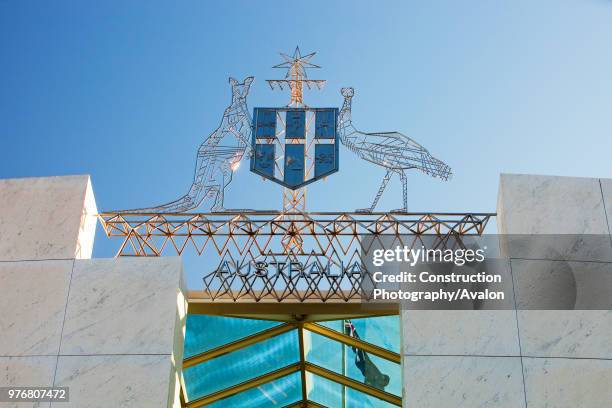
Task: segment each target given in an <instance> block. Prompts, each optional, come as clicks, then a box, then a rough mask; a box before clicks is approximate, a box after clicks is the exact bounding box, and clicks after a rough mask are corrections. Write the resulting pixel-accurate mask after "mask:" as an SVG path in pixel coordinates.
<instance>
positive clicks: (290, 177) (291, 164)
mask: <svg viewBox="0 0 612 408" xmlns="http://www.w3.org/2000/svg"><path fill="white" fill-rule="evenodd" d="M304 165H305V163H304V145H303V144H287V145H285V180H284V181H285V183H287V184H288V185H289V186H290V187H292V186H298V185H300V184H301V183H303V182H304Z"/></svg>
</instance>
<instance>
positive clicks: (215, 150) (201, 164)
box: [118, 76, 254, 213]
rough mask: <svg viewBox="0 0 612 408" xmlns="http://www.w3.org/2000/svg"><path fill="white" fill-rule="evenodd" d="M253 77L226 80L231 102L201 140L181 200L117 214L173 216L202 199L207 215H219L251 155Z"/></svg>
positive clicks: (193, 207) (187, 209)
mask: <svg viewBox="0 0 612 408" xmlns="http://www.w3.org/2000/svg"><path fill="white" fill-rule="evenodd" d="M253 79H254V77H252V76H251V77H247V78H245V79H244V81H243V82H238V81H237V80H235V79H234V78H230V79H229V83H230V85H231V88H232V102H231V104H230V105H229V106H228V107H227V108H226V109H225V112H224V113H223V118H222V119H221V124H220V125H219V127H218V128H217V129H216V130H215V131H214V132H212V133H211V134H210V136H208V138H206V139H205V140H204V142H203V143H202V144H201V145H200V148H199V149H198V153H197V156H196V166H195V173H194V176H193V183H192V184H191V187H190V188H189V191H188V192H187V194H185V195H184V196H182V197H181V198H179V199H177V200H174V201H171V202H169V203H166V204H162V205H159V206H157V207H150V208H139V209H134V210H121V211H118V212H121V213H143V212H154V213H176V212H185V211H189V210H192V209H195V208H197V207H199V206H200V204H202V202H203V201H204V199H205V198H210V199H211V201H212V206H211V211H213V212H223V211H226V209H225V207H224V203H223V201H224V196H225V189H226V188H227V186H228V185H229V184H230V183H231V182H232V176H233V174H234V171H236V169H237V168H238V166H239V165H240V161H241V160H242V158H243V157H244V155H245V152H247V150H248V154H249V155H250V154H251V117H250V115H249V111H248V108H247V103H246V98H247V95H248V94H249V88H250V86H251V83H252V82H253Z"/></svg>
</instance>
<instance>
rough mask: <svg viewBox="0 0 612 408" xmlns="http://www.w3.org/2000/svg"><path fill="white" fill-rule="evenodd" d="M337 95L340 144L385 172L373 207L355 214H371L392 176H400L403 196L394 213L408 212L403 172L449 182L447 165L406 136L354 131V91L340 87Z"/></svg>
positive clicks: (406, 188)
mask: <svg viewBox="0 0 612 408" xmlns="http://www.w3.org/2000/svg"><path fill="white" fill-rule="evenodd" d="M340 93H341V94H342V96H344V104H343V106H342V110H341V111H340V117H339V120H338V135H339V137H340V141H341V142H342V144H344V145H345V146H346V147H347V148H348V149H349V150H351V151H352V152H354V153H356V154H357V155H358V156H359V157H360V158H362V159H363V160H367V161H369V162H371V163H374V164H377V165H379V166H381V167H384V168H385V169H386V170H387V172H386V173H385V176H384V177H383V180H382V184H381V185H380V188H379V189H378V193H377V194H376V197H374V202H373V203H372V205H371V206H370V207H369V208H365V209H360V210H357V212H365V213H371V212H373V211H374V209H375V208H376V204H378V200H379V199H380V197H381V196H382V194H383V192H384V190H385V187H386V186H387V183H388V182H389V179H391V176H392V175H393V174H397V175H399V177H400V180H401V182H402V195H403V207H402V208H400V209H397V210H393V211H394V212H407V211H408V186H407V181H406V173H405V172H406V170H410V169H417V170H420V171H422V172H423V173H425V174H428V175H430V176H432V177H439V178H441V179H442V180H448V179H449V178H450V177H451V176H452V170H451V168H450V167H449V166H448V165H447V164H445V163H444V162H442V161H441V160H438V159H436V158H435V157H433V156H432V155H431V154H429V152H428V151H427V149H425V148H424V147H423V146H421V145H420V144H418V143H417V142H415V141H414V140H412V139H411V138H409V137H408V136H406V135H403V134H401V133H399V132H375V133H364V132H360V131H359V130H357V129H355V127H354V126H353V122H352V120H351V101H352V98H353V95H354V94H355V91H354V90H353V88H342V90H341V91H340Z"/></svg>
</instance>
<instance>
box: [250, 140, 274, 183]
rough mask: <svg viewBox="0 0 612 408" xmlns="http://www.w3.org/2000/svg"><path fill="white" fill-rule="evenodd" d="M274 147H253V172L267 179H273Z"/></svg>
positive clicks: (265, 145) (270, 145)
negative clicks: (267, 177)
mask: <svg viewBox="0 0 612 408" xmlns="http://www.w3.org/2000/svg"><path fill="white" fill-rule="evenodd" d="M274 147H275V146H274V145H273V144H259V143H258V144H256V145H255V157H254V160H255V162H254V163H255V164H254V166H253V168H254V170H255V171H257V172H258V173H261V174H264V175H266V176H269V177H274V158H275V154H276V153H275V148H274Z"/></svg>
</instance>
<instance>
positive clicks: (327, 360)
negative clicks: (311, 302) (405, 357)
mask: <svg viewBox="0 0 612 408" xmlns="http://www.w3.org/2000/svg"><path fill="white" fill-rule="evenodd" d="M399 350H400V329H399V317H398V316H381V317H369V318H362V319H353V320H334V321H326V322H312V321H308V322H300V321H294V322H276V321H267V320H257V319H250V318H249V319H246V318H236V317H223V316H208V315H188V317H187V333H186V337H185V353H184V354H185V360H184V363H183V382H184V390H185V393H186V398H185V399H186V403H185V406H187V407H191V408H193V407H200V406H206V407H245V408H258V407H280V408H284V407H293V406H295V407H298V406H311V407H320V406H323V407H333V408H337V407H342V408H343V407H372V408H378V407H393V406H401V392H402V381H401V368H400V364H399V363H400V357H399ZM304 402H307V405H301V404H303V403H304Z"/></svg>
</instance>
